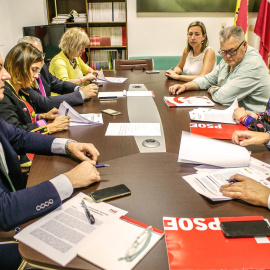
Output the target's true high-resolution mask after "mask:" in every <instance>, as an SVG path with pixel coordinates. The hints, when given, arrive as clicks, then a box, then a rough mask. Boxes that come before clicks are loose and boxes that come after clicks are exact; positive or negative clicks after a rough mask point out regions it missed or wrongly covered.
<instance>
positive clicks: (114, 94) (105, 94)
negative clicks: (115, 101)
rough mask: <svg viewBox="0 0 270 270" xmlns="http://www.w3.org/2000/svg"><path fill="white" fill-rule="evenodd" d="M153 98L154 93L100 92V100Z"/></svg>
mask: <svg viewBox="0 0 270 270" xmlns="http://www.w3.org/2000/svg"><path fill="white" fill-rule="evenodd" d="M125 96H127V97H153V96H154V93H153V92H152V91H127V90H123V91H120V92H119V91H115V92H99V93H98V98H100V97H125Z"/></svg>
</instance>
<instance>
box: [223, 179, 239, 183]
mask: <svg viewBox="0 0 270 270" xmlns="http://www.w3.org/2000/svg"><path fill="white" fill-rule="evenodd" d="M226 181H228V182H229V183H236V182H238V181H237V180H236V179H229V180H226Z"/></svg>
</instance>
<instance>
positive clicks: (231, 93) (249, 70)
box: [194, 46, 270, 112]
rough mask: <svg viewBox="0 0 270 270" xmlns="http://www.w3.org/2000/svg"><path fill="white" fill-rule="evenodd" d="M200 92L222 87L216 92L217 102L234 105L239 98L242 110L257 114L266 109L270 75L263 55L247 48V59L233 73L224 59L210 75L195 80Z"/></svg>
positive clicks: (213, 95)
mask: <svg viewBox="0 0 270 270" xmlns="http://www.w3.org/2000/svg"><path fill="white" fill-rule="evenodd" d="M194 82H195V83H197V84H198V86H199V87H200V89H208V88H210V87H211V86H218V87H217V88H214V90H213V92H212V98H213V100H214V101H215V102H218V103H220V104H223V105H226V106H230V105H231V104H232V103H233V101H234V100H235V98H237V100H238V103H239V107H244V108H245V109H247V110H249V111H253V112H262V111H264V110H265V107H266V104H267V102H268V99H269V98H270V75H269V74H268V68H267V66H266V64H265V62H264V61H263V59H262V57H261V55H260V54H259V52H258V51H257V50H256V49H254V48H253V47H250V46H247V51H246V53H245V56H244V58H243V60H242V61H241V62H240V63H239V64H238V65H237V66H236V67H235V68H233V69H232V70H231V71H230V72H229V65H228V64H227V63H226V62H225V61H224V60H223V59H222V60H221V61H220V63H219V65H218V66H216V67H215V69H214V70H213V71H212V72H210V73H209V74H207V75H205V76H202V77H199V78H196V79H195V80H194Z"/></svg>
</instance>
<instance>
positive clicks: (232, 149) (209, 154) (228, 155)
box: [178, 131, 250, 168]
mask: <svg viewBox="0 0 270 270" xmlns="http://www.w3.org/2000/svg"><path fill="white" fill-rule="evenodd" d="M178 162H182V163H192V164H208V165H213V166H218V167H222V168H230V167H231V168H232V167H233V168H238V167H246V166H248V165H249V162H250V152H249V151H248V150H247V149H246V148H245V147H241V146H239V145H235V144H232V143H227V142H223V141H219V140H215V139H211V138H207V137H203V136H200V135H194V134H190V133H188V132H185V131H183V132H182V137H181V143H180V149H179V156H178Z"/></svg>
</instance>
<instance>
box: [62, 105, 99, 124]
mask: <svg viewBox="0 0 270 270" xmlns="http://www.w3.org/2000/svg"><path fill="white" fill-rule="evenodd" d="M58 113H59V114H60V115H61V116H66V115H68V116H70V124H69V125H70V126H71V127H72V126H82V125H98V124H103V118H102V114H101V113H87V114H79V113H78V112H76V111H75V110H74V109H73V108H72V107H71V106H70V105H69V104H68V103H67V102H65V101H63V102H62V103H61V104H60V107H59V109H58Z"/></svg>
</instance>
